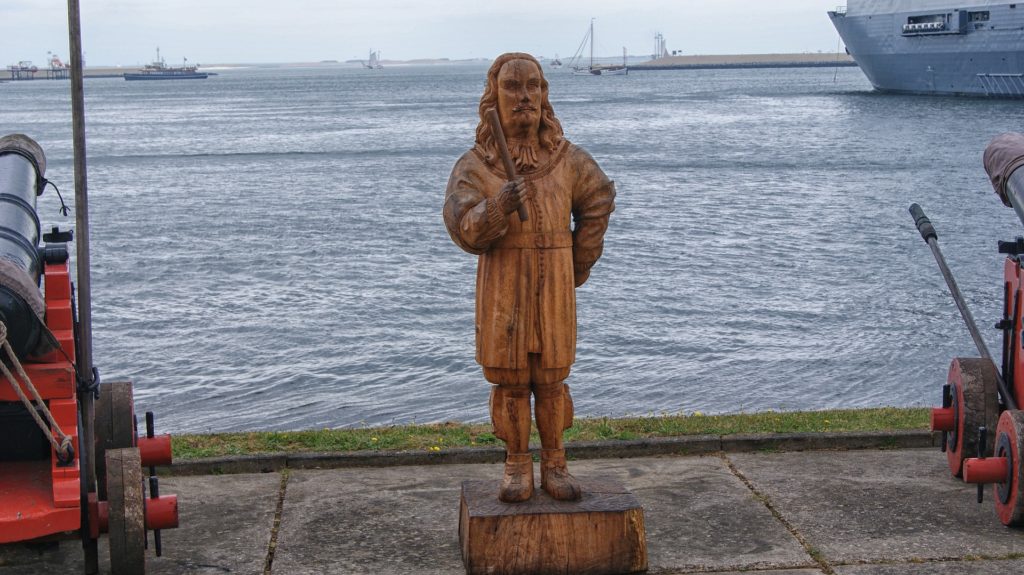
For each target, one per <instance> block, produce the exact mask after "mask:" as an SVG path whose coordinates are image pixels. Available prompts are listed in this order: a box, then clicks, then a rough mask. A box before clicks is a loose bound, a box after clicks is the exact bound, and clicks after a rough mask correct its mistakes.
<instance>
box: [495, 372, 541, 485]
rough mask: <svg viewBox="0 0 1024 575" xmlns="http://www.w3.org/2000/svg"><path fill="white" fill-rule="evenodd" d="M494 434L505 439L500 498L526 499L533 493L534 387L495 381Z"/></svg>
mask: <svg viewBox="0 0 1024 575" xmlns="http://www.w3.org/2000/svg"><path fill="white" fill-rule="evenodd" d="M491 422H492V423H493V424H494V435H495V436H496V437H497V438H498V439H501V440H502V441H504V442H505V474H504V476H503V477H502V479H501V489H500V490H499V492H498V499H500V500H502V501H504V502H506V503H518V502H521V501H526V500H527V499H529V498H530V496H531V495H533V458H532V456H531V455H530V388H529V387H528V386H504V385H495V386H494V387H492V388H491Z"/></svg>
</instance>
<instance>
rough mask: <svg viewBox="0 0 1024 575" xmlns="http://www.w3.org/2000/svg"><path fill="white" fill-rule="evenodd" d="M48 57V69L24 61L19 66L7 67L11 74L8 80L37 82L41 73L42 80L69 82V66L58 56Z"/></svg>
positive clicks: (50, 55)
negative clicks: (37, 76) (37, 75)
mask: <svg viewBox="0 0 1024 575" xmlns="http://www.w3.org/2000/svg"><path fill="white" fill-rule="evenodd" d="M47 55H48V56H49V63H48V64H49V65H48V67H46V68H39V67H38V66H35V65H34V64H32V62H31V61H29V60H22V61H20V62H18V63H17V64H11V65H10V66H8V67H7V72H8V73H9V74H10V77H9V78H6V80H12V81H20V80H36V79H37V78H36V74H39V73H40V72H42V74H43V76H42V79H46V80H67V79H68V78H69V77H70V76H69V72H70V70H69V67H68V65H67V64H65V63H64V62H61V60H60V58H59V57H57V55H56V54H50V53H47ZM0 81H3V80H0Z"/></svg>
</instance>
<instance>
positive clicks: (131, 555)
mask: <svg viewBox="0 0 1024 575" xmlns="http://www.w3.org/2000/svg"><path fill="white" fill-rule="evenodd" d="M106 459H107V494H108V495H109V496H110V499H109V500H108V502H109V507H108V509H109V511H110V520H109V537H110V571H111V573H113V575H145V573H146V511H145V502H144V501H143V498H144V497H145V494H144V493H143V488H142V457H141V456H140V455H139V450H138V449H135V448H129V449H110V450H108V451H107V453H106Z"/></svg>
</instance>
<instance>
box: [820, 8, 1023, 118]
mask: <svg viewBox="0 0 1024 575" xmlns="http://www.w3.org/2000/svg"><path fill="white" fill-rule="evenodd" d="M849 2H850V5H849V6H848V7H847V11H846V12H845V13H843V12H839V11H837V12H829V18H830V19H831V20H832V23H833V25H835V27H836V30H837V31H838V32H839V35H840V36H841V37H842V39H843V41H844V42H845V43H846V49H847V51H848V52H849V53H850V55H851V56H853V59H854V60H855V61H856V62H857V64H858V65H859V66H860V68H861V70H863V72H864V75H865V76H867V78H868V80H869V81H870V82H871V84H872V85H873V86H874V87H875V88H876V89H877V90H879V91H882V92H894V93H908V94H949V95H967V96H989V97H1014V98H1021V97H1024V6H1022V7H1021V8H1020V9H1018V8H1011V6H1015V4H1008V3H1007V4H1000V3H995V2H987V3H986V2H984V1H983V0H981V1H979V0H975V3H976V4H977V5H975V6H971V5H963V6H956V5H952V4H944V3H942V2H936V1H935V0H930V1H929V0H902V1H901V0H860V1H859V2H858V1H856V0H849Z"/></svg>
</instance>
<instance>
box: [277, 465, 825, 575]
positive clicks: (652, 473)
mask: <svg viewBox="0 0 1024 575" xmlns="http://www.w3.org/2000/svg"><path fill="white" fill-rule="evenodd" d="M570 468H571V470H572V471H573V473H574V474H576V475H577V476H580V477H613V478H615V479H617V480H619V481H621V482H622V483H623V484H624V485H626V486H627V488H629V489H630V490H632V491H633V493H634V494H635V495H636V496H637V497H638V498H639V499H640V501H641V503H642V504H643V506H644V508H645V510H644V514H645V520H644V522H645V525H646V529H647V544H648V555H649V562H650V566H651V569H652V571H657V570H659V569H661V570H666V569H694V570H696V569H719V570H721V569H751V568H759V569H766V568H772V567H788V568H793V567H804V566H813V565H814V562H813V561H812V560H811V558H810V557H809V556H808V555H807V554H806V553H805V552H804V550H803V548H802V547H801V546H800V545H799V543H798V542H797V541H796V540H795V539H794V538H793V537H792V536H791V535H790V534H789V532H788V531H787V530H786V529H785V527H784V526H782V524H780V523H778V522H777V521H776V520H775V519H774V518H773V517H772V515H771V513H770V512H769V511H768V510H767V508H765V507H764V505H763V504H761V503H760V502H759V501H758V500H757V499H755V498H754V497H753V495H752V494H751V492H750V490H749V489H747V488H746V486H744V485H743V484H742V483H741V482H740V481H739V480H738V479H736V477H735V476H733V475H732V474H731V473H730V472H729V469H728V467H727V466H726V465H725V464H724V462H723V461H722V460H721V459H720V458H718V457H704V458H692V457H687V458H673V457H667V458H641V459H628V460H611V461H608V460H605V461H577V462H572V464H571V465H570ZM500 474H501V466H500V465H454V466H444V467H405V468H390V469H359V470H344V469H342V470H334V471H327V470H325V471H293V472H292V473H291V479H290V480H289V485H288V491H287V496H286V498H285V505H284V512H283V514H282V522H281V529H280V533H279V536H278V547H277V553H276V556H275V559H274V564H273V567H274V572H275V573H289V574H295V575H303V574H313V573H351V574H361V573H383V572H386V573H393V574H396V575H401V574H406V573H409V574H412V573H417V574H419V573H423V574H456V573H463V572H464V569H463V567H462V562H461V557H460V552H459V545H458V503H459V486H460V485H461V482H462V481H463V480H465V479H494V478H496V477H499V476H500Z"/></svg>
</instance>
